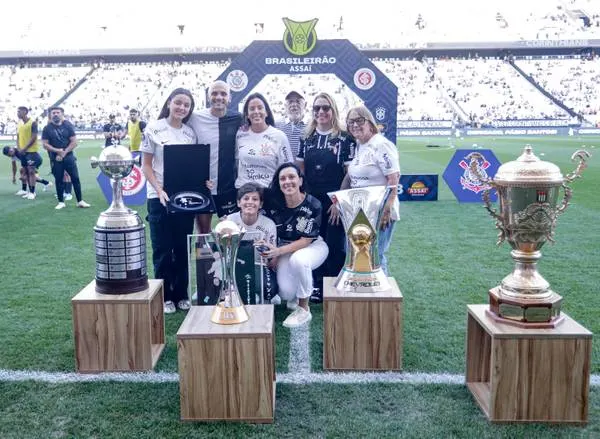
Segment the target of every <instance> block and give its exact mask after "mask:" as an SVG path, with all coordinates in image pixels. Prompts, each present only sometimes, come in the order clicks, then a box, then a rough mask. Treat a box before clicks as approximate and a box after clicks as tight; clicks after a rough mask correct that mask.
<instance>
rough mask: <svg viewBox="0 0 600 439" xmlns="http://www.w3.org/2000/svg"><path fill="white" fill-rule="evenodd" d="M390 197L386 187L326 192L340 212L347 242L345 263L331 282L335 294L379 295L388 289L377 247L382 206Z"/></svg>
mask: <svg viewBox="0 0 600 439" xmlns="http://www.w3.org/2000/svg"><path fill="white" fill-rule="evenodd" d="M390 194H391V188H390V187H386V186H370V187H363V188H356V189H347V190H342V191H337V192H330V193H328V195H329V197H330V198H331V200H332V201H333V204H334V205H336V206H337V208H338V210H339V211H340V215H341V217H342V223H343V225H344V230H345V232H346V240H347V252H346V263H345V264H344V267H343V268H342V271H341V272H340V274H339V275H338V277H337V279H336V281H335V288H336V289H337V290H338V291H342V292H350V293H379V292H384V291H390V290H391V289H392V287H391V285H390V282H389V280H388V278H387V276H386V275H385V273H384V272H383V270H382V269H381V266H380V263H379V251H378V248H377V234H378V233H379V227H380V225H381V218H382V213H383V207H384V205H385V203H386V202H387V200H388V199H389V197H390Z"/></svg>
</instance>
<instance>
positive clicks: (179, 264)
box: [146, 198, 194, 304]
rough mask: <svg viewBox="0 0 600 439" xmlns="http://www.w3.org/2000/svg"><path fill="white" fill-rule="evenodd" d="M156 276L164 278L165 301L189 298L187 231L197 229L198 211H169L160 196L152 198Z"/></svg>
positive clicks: (152, 229) (151, 216)
mask: <svg viewBox="0 0 600 439" xmlns="http://www.w3.org/2000/svg"><path fill="white" fill-rule="evenodd" d="M146 219H147V220H148V224H149V225H150V239H151V240H152V263H153V264H154V277H155V278H156V279H163V281H164V288H165V302H166V301H169V300H170V301H172V302H175V304H176V303H177V302H178V301H180V300H184V299H186V300H187V299H188V291H187V289H188V282H189V273H188V253H187V239H188V238H187V235H188V234H191V233H192V232H193V230H194V215H190V214H187V213H167V208H166V207H164V206H163V205H162V204H160V201H159V199H158V198H150V199H149V200H148V216H147V217H146Z"/></svg>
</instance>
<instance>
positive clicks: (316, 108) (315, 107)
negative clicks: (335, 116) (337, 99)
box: [313, 105, 331, 113]
mask: <svg viewBox="0 0 600 439" xmlns="http://www.w3.org/2000/svg"><path fill="white" fill-rule="evenodd" d="M321 110H323V111H324V112H325V113H327V112H328V111H329V110H331V105H313V111H314V112H315V113H318V112H319V111H321Z"/></svg>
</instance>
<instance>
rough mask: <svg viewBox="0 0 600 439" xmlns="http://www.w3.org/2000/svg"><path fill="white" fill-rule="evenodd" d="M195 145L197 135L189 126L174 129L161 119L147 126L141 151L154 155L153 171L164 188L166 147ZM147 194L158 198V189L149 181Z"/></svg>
mask: <svg viewBox="0 0 600 439" xmlns="http://www.w3.org/2000/svg"><path fill="white" fill-rule="evenodd" d="M195 143H197V142H196V134H194V130H192V129H191V128H190V127H189V126H187V125H185V124H184V125H183V126H182V127H181V128H173V127H172V126H171V125H169V124H168V123H167V119H159V120H157V121H155V122H151V123H149V124H148V125H147V126H146V129H145V130H144V135H143V140H142V145H141V146H140V151H141V152H146V153H148V154H152V156H153V157H152V170H153V171H154V176H155V177H156V180H157V181H158V184H160V185H161V186H162V185H163V184H164V175H163V174H164V160H163V157H164V145H187V144H195ZM146 193H147V197H148V198H158V193H157V192H156V189H154V186H152V185H151V184H150V182H149V181H148V182H147V183H146Z"/></svg>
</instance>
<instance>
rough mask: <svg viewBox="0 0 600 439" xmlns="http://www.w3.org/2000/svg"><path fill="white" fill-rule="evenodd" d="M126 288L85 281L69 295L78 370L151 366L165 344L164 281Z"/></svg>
mask: <svg viewBox="0 0 600 439" xmlns="http://www.w3.org/2000/svg"><path fill="white" fill-rule="evenodd" d="M148 282H149V288H148V289H146V290H144V291H140V292H138V293H131V294H100V293H97V292H96V290H95V285H96V282H95V281H92V282H90V283H89V284H88V285H87V286H86V287H85V288H84V289H83V290H81V291H80V292H79V293H78V294H77V295H76V296H75V297H73V298H72V299H71V305H72V308H73V334H74V338H75V362H76V367H77V371H78V372H80V373H97V372H129V371H143V370H152V369H154V366H155V365H156V362H157V361H158V359H159V357H160V354H161V353H162V350H163V348H164V347H165V324H164V312H163V281H162V280H157V279H150V280H149V281H148Z"/></svg>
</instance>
